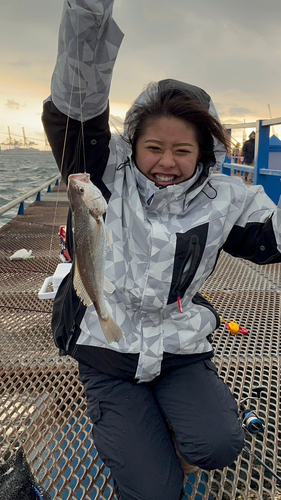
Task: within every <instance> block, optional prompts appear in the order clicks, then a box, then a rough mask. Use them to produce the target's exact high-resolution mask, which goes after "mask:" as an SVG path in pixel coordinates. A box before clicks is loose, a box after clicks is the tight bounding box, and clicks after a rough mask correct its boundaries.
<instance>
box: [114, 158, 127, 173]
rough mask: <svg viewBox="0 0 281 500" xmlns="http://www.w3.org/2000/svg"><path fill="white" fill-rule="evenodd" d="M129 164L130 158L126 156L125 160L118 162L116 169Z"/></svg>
mask: <svg viewBox="0 0 281 500" xmlns="http://www.w3.org/2000/svg"><path fill="white" fill-rule="evenodd" d="M129 164H130V158H129V156H127V158H126V160H125V161H124V162H123V163H120V165H118V167H116V170H122V168H124V167H126V165H129Z"/></svg>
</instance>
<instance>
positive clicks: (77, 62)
mask: <svg viewBox="0 0 281 500" xmlns="http://www.w3.org/2000/svg"><path fill="white" fill-rule="evenodd" d="M76 22H77V33H79V17H78V15H77V12H76ZM78 42H79V37H78V35H77V45H76V60H75V64H74V67H73V76H72V84H71V91H70V100H69V105H68V114H67V119H66V126H65V133H64V140H63V148H62V157H61V162H60V168H59V169H60V172H62V167H63V164H64V159H65V151H66V141H67V135H68V130H69V122H70V111H71V104H72V99H73V91H74V80H75V74H76V73H75V71H76V70H77V76H78V87H79V99H80V117H81V118H80V119H81V134H82V147H83V158H84V170H85V172H86V156H85V144H84V128H83V110H82V92H81V81H80V69H79V68H80V67H79V44H78ZM59 192H60V186H59V187H58V191H57V196H56V203H55V210H54V218H53V228H52V232H51V241H50V248H49V257H48V260H47V269H46V275H48V274H49V268H50V262H51V251H52V245H53V239H54V231H55V220H56V216H57V209H58V196H59Z"/></svg>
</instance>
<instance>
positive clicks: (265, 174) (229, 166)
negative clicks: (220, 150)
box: [222, 118, 281, 204]
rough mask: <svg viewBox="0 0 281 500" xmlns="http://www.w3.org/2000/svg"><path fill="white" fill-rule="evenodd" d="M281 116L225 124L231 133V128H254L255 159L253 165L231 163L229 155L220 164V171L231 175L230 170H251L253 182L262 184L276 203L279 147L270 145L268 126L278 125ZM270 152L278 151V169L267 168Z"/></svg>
mask: <svg viewBox="0 0 281 500" xmlns="http://www.w3.org/2000/svg"><path fill="white" fill-rule="evenodd" d="M280 124H281V118H272V119H270V120H257V121H256V122H251V123H241V124H228V125H225V127H226V129H227V130H228V131H229V132H230V133H231V130H232V129H239V128H241V129H242V128H255V129H256V140H255V161H254V166H253V167H251V166H249V165H244V164H237V163H232V162H231V159H230V158H229V157H227V158H226V160H225V162H224V163H223V165H222V173H223V174H226V175H231V172H232V170H239V171H240V172H253V174H254V181H253V183H254V184H259V185H262V186H263V188H264V190H265V192H266V194H267V195H268V196H269V197H270V198H271V199H272V200H273V201H274V203H276V204H277V203H278V201H279V198H280V194H281V186H280V180H281V179H280V178H281V147H280V146H279V147H274V148H273V147H272V146H270V127H273V126H274V125H280ZM270 152H278V153H279V154H280V170H279V169H272V168H269V154H270Z"/></svg>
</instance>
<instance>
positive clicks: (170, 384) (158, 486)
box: [80, 359, 244, 500]
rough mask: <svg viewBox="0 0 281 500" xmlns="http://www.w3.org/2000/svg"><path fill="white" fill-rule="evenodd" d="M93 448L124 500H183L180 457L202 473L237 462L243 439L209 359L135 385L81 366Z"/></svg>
mask: <svg viewBox="0 0 281 500" xmlns="http://www.w3.org/2000/svg"><path fill="white" fill-rule="evenodd" d="M80 378H81V381H82V383H83V384H84V387H85V393H86V396H87V401H88V411H89V415H90V417H91V419H92V421H93V423H94V427H93V435H94V441H95V445H96V448H97V450H98V452H99V455H100V457H101V459H102V460H103V462H104V463H105V464H106V465H107V466H108V467H110V469H111V473H112V476H113V478H114V481H115V484H116V491H117V495H118V498H119V499H120V500H180V499H182V498H183V472H182V469H181V467H180V464H179V460H178V458H177V455H176V452H175V448H174V445H173V441H172V438H171V436H170V433H169V429H168V426H167V421H168V422H169V424H170V426H171V427H172V428H173V430H174V433H175V438H176V440H177V442H178V446H179V451H180V453H181V455H182V456H183V458H184V459H185V460H186V461H187V462H188V463H189V464H192V465H197V466H199V467H200V468H202V469H205V470H212V469H217V468H222V467H225V466H226V465H230V464H231V463H233V462H234V461H235V460H236V458H237V456H238V454H239V453H240V452H241V450H242V448H243V443H244V432H243V430H242V428H241V426H240V424H239V421H238V418H237V405H236V401H235V399H234V397H233V396H232V394H231V392H230V390H229V388H228V387H227V386H226V385H225V384H224V382H223V381H222V380H221V379H219V378H218V375H217V370H216V367H215V365H214V364H213V362H212V361H211V360H209V359H207V360H201V361H198V362H196V363H193V364H190V365H188V366H185V367H183V368H179V369H177V370H174V371H173V372H171V373H169V374H168V375H167V374H166V375H165V376H163V377H162V376H160V377H157V378H156V379H155V380H154V381H152V382H150V383H143V384H136V383H132V382H130V381H127V380H124V379H119V378H115V377H112V376H111V375H107V374H105V373H101V372H98V371H96V370H95V369H93V368H90V367H88V366H86V365H82V364H81V365H80Z"/></svg>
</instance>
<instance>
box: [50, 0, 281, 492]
mask: <svg viewBox="0 0 281 500" xmlns="http://www.w3.org/2000/svg"><path fill="white" fill-rule="evenodd" d="M112 5H113V1H112V0H108V1H107V2H106V3H104V2H102V1H100V0H87V2H86V0H76V2H75V3H72V2H71V1H66V2H65V5H64V12H63V18H62V24H61V31H60V42H59V55H58V61H57V65H56V68H55V72H54V75H53V80H52V96H51V97H50V98H49V99H48V100H47V101H46V102H45V104H44V112H43V123H44V126H45V130H46V133H47V136H48V138H49V141H50V144H51V146H52V149H53V153H54V156H55V158H56V161H57V163H58V166H59V168H60V170H61V172H62V175H63V178H64V180H65V181H66V182H67V177H68V175H69V174H70V173H74V172H77V171H81V172H83V171H84V170H86V171H87V172H89V173H90V175H91V179H92V181H93V182H94V183H95V184H96V185H97V186H98V187H99V188H100V189H101V191H102V193H103V195H104V196H105V198H106V199H107V201H108V209H107V213H106V219H105V223H106V226H107V229H108V232H109V234H110V236H111V240H112V246H111V247H108V249H107V255H106V269H105V275H106V276H107V278H109V280H110V281H111V282H112V283H113V284H114V287H115V291H114V293H112V294H107V293H106V292H105V296H106V301H107V306H108V309H109V310H110V312H111V314H112V316H113V318H114V320H115V321H116V322H117V323H118V324H119V326H120V327H121V328H122V330H123V332H124V335H123V337H122V339H121V340H120V342H119V343H112V344H108V343H107V342H106V339H105V337H104V335H103V332H102V330H101V328H100V325H99V320H98V317H97V314H96V311H95V309H94V306H90V307H87V308H86V307H85V306H84V305H83V304H81V302H80V301H79V299H78V297H77V295H76V294H75V292H74V289H73V285H72V273H70V275H69V276H68V277H66V278H65V279H64V281H63V282H62V284H61V286H60V288H59V291H58V293H57V296H56V300H55V304H54V314H53V332H54V338H55V342H56V344H57V346H58V347H59V348H60V352H61V354H69V355H71V356H72V357H74V358H75V359H76V360H77V361H78V362H79V369H80V377H81V380H82V382H83V384H84V388H85V393H86V396H87V402H88V411H89V415H90V417H91V419H92V421H93V424H94V427H93V434H94V440H95V445H96V447H97V450H98V451H99V454H100V456H101V458H102V460H103V461H104V462H105V464H106V465H108V466H109V467H110V469H111V472H112V476H113V478H114V483H115V488H116V493H117V496H118V498H119V499H120V500H133V499H134V500H137V499H139V500H150V499H151V500H152V499H153V500H158V499H159V500H179V499H181V498H183V497H184V491H183V479H184V472H183V469H182V467H181V464H183V461H186V462H187V463H188V464H191V465H192V466H197V467H201V468H203V469H206V470H211V469H215V468H221V467H224V466H226V465H229V464H231V463H232V462H233V461H235V459H236V458H237V456H238V454H239V453H240V452H241V450H242V448H243V431H242V429H241V426H240V424H239V421H238V418H237V405H236V402H235V400H234V398H233V396H232V394H231V392H230V390H229V388H228V387H227V386H226V385H225V384H224V383H223V382H222V381H221V380H220V379H219V378H218V375H217V370H216V367H215V365H214V364H213V362H212V361H211V358H212V357H213V351H212V345H211V336H212V332H213V331H214V330H215V329H216V328H218V326H219V323H220V320H219V316H218V313H217V312H216V311H215V310H214V309H213V307H212V306H211V304H210V303H209V302H208V301H207V300H206V299H204V297H202V296H201V295H200V294H199V290H200V287H201V286H202V285H203V283H204V282H205V280H206V279H207V277H208V276H209V275H210V274H211V272H212V271H213V269H214V267H215V265H216V262H217V259H218V256H219V253H220V251H221V250H222V249H223V250H224V251H226V252H229V253H230V254H231V255H233V256H237V257H242V258H246V259H249V260H251V261H253V262H256V263H259V264H265V263H269V262H280V260H281V254H280V243H281V235H280V230H279V229H278V228H280V213H279V211H278V209H277V208H276V206H275V205H274V203H273V202H272V201H271V200H270V199H269V198H268V197H267V196H266V195H265V193H264V191H263V189H262V188H261V187H258V186H252V187H250V188H248V187H246V186H245V185H244V183H243V181H241V179H238V178H229V177H226V176H223V175H220V174H215V175H214V174H213V173H212V171H213V169H216V168H217V167H219V166H220V165H221V163H222V161H223V159H224V156H225V152H226V148H227V147H228V140H227V138H226V136H225V134H224V131H223V128H222V127H221V125H220V123H219V120H218V118H217V115H216V111H215V108H214V106H213V103H212V101H211V99H210V97H209V96H208V94H207V93H206V92H204V91H203V90H202V89H199V88H198V87H194V86H191V85H188V84H185V83H183V82H178V81H176V80H163V81H160V82H158V83H155V84H152V85H150V86H149V87H148V88H147V89H146V90H145V91H144V92H143V93H142V94H141V95H140V96H139V98H138V99H137V100H136V101H135V103H134V104H133V106H132V108H131V110H130V111H129V112H128V115H127V118H126V123H125V132H124V137H121V136H112V137H111V136H110V132H109V127H108V114H109V111H108V95H109V88H110V78H111V74H112V70H113V66H114V62H115V59H116V55H117V52H118V47H119V45H120V43H121V41H122V36H123V35H122V33H121V32H120V30H119V28H118V27H117V26H116V24H115V23H114V21H113V19H112V16H111V11H112ZM77 54H79V58H80V60H79V63H78V62H77ZM77 75H79V78H78V76H77ZM81 121H82V122H83V126H82V127H81ZM278 218H279V219H278ZM68 234H71V232H70V231H68ZM70 243H71V239H70V238H69V244H70ZM183 466H184V464H183Z"/></svg>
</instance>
